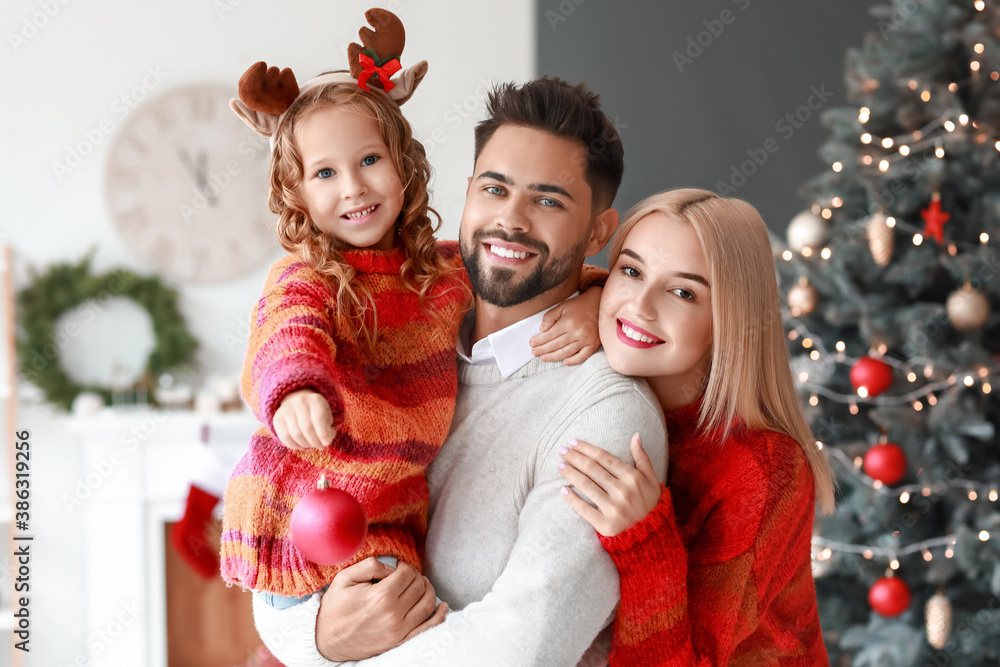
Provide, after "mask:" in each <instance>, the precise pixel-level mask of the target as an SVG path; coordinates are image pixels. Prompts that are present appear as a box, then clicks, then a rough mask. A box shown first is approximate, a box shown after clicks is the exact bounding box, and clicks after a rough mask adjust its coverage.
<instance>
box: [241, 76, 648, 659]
mask: <svg viewBox="0 0 1000 667" xmlns="http://www.w3.org/2000/svg"><path fill="white" fill-rule="evenodd" d="M488 113H489V117H488V118H487V119H486V120H485V121H483V122H481V123H480V124H479V125H478V126H477V127H476V156H475V169H474V174H473V176H472V177H470V178H469V185H468V190H467V193H466V205H465V210H464V212H463V215H462V224H461V231H460V242H461V248H462V258H463V260H464V262H465V266H466V268H467V270H468V272H469V277H470V279H471V281H472V284H473V288H474V290H475V292H476V309H475V312H474V314H472V315H470V317H469V318H468V319H467V321H466V324H465V326H463V329H462V333H461V336H460V340H459V393H458V400H457V404H456V409H455V416H454V420H453V422H452V427H451V433H450V435H449V437H448V440H447V441H446V442H445V444H444V446H443V447H442V449H441V452H440V453H439V454H438V456H437V458H436V459H435V460H434V462H433V463H432V464H431V465H430V467H429V468H428V472H427V482H428V486H429V488H430V510H429V523H430V528H429V531H428V535H427V544H426V554H425V560H424V570H425V573H426V574H427V576H428V578H429V579H430V580H431V581H432V582H433V583H434V588H433V589H432V588H431V587H430V586H428V585H426V581H425V579H424V578H423V577H422V576H420V575H419V574H418V573H416V572H415V571H414V570H413V568H410V567H409V566H406V565H400V566H399V567H397V568H396V569H395V570H394V569H392V568H389V567H387V566H385V565H383V564H381V563H379V562H377V561H375V560H374V559H368V560H366V561H363V562H361V563H358V564H356V565H354V566H352V567H350V568H346V569H345V570H343V571H342V572H341V573H340V574H338V576H337V578H336V579H335V580H334V582H333V584H331V586H330V588H329V589H328V590H327V592H326V593H325V594H324V595H323V597H322V603H321V605H320V604H318V602H317V600H316V598H314V599H312V600H311V601H310V602H307V603H303V604H300V605H298V606H297V607H295V608H294V610H295V611H294V613H295V614H296V617H295V618H292V616H291V615H289V613H288V612H286V613H285V615H284V616H283V618H284V619H285V621H286V623H285V624H284V626H283V627H280V628H273V629H265V628H261V634H262V636H263V637H264V639H265V641H267V642H268V644H269V645H272V644H273V645H278V644H280V643H285V642H287V645H286V646H285V647H284V649H283V650H282V651H281V656H282V659H283V660H286V661H287V660H289V656H290V655H291V654H294V658H295V660H296V662H294V663H293V664H292V667H296V665H298V664H315V665H327V664H330V663H329V662H327V659H329V660H339V661H346V660H355V659H361V658H367V657H368V656H372V655H375V657H374V658H370V659H367V660H362V661H361V663H359V664H363V665H423V664H427V665H477V664H478V665H546V666H548V665H575V664H577V663H578V662H579V661H580V660H581V657H583V656H584V654H585V652H587V651H588V649H589V648H591V645H592V644H594V642H595V638H596V637H597V636H598V633H599V632H600V631H601V630H602V628H604V627H605V626H607V625H608V623H609V622H610V621H611V619H612V616H613V611H614V607H615V605H616V603H617V602H618V596H619V593H618V576H617V572H616V570H615V568H614V565H613V564H612V562H611V560H610V558H609V557H608V556H607V554H606V553H605V552H604V549H603V548H602V547H601V545H600V543H599V542H598V540H597V537H596V535H595V533H594V531H593V529H592V528H591V527H590V525H589V524H587V523H586V522H585V521H584V520H583V519H581V518H580V517H579V516H578V515H577V514H576V513H575V512H573V511H572V509H570V507H569V505H568V504H567V503H566V502H565V501H564V500H563V497H562V493H561V492H560V491H561V488H562V487H563V486H564V484H565V482H564V480H563V478H562V476H561V475H560V474H559V472H558V469H557V464H558V462H559V460H560V459H559V456H558V450H559V449H560V448H561V447H564V446H566V447H568V446H570V441H571V440H572V439H573V438H579V439H583V440H587V441H588V442H591V443H595V444H598V445H599V446H602V447H604V448H605V449H607V450H608V451H610V452H611V453H613V454H615V455H617V456H619V457H621V458H623V459H626V460H631V457H630V454H629V441H630V438H631V436H632V434H633V433H635V432H636V431H638V432H639V433H640V434H641V436H642V441H643V442H644V443H648V451H649V455H650V458H651V459H652V461H653V463H654V466H655V467H656V468H657V469H658V470H660V472H661V474H663V473H665V470H666V463H665V461H666V449H665V441H666V436H665V433H664V430H663V416H662V414H661V412H660V410H659V408H658V407H657V403H656V400H655V398H653V396H652V393H651V392H650V391H649V389H648V388H647V387H646V385H645V384H643V383H642V382H641V381H637V380H634V379H631V378H626V377H623V376H619V375H618V374H616V373H615V372H614V371H613V370H611V368H610V367H609V366H608V364H607V361H606V360H605V357H604V353H603V351H599V352H597V353H596V354H594V355H593V356H592V357H591V358H590V359H588V360H587V361H586V362H585V363H583V364H581V365H579V366H567V365H562V364H554V363H547V362H544V361H541V360H540V359H539V358H537V357H535V356H533V354H532V351H531V347H530V345H529V342H528V341H529V339H530V338H531V337H532V336H533V335H535V334H537V333H538V331H539V324H540V323H541V321H542V318H543V316H544V314H545V312H546V311H547V310H549V309H551V308H553V307H557V306H558V304H559V303H560V302H562V301H563V300H564V299H567V298H569V297H570V296H572V295H573V294H574V292H575V291H576V290H577V288H578V286H579V285H580V274H581V267H582V264H583V260H584V257H586V256H587V255H592V254H595V253H597V252H599V251H600V250H601V248H603V247H604V245H605V244H606V243H607V241H608V239H609V238H610V236H611V234H612V232H613V231H614V229H615V227H616V226H617V224H618V212H617V211H616V210H614V209H612V208H610V206H611V203H612V201H613V200H614V197H615V194H616V192H617V190H618V186H619V185H620V183H621V177H622V171H623V162H622V160H623V156H622V146H621V141H620V139H619V137H618V134H617V132H616V131H615V129H614V127H613V125H612V124H611V122H610V121H609V120H608V118H607V117H606V116H605V115H604V114H603V113H602V112H601V111H600V108H599V107H598V105H597V96H596V95H593V94H592V93H590V92H589V91H587V90H586V89H585V88H584V87H583V86H576V87H573V86H569V85H568V84H566V83H565V82H563V81H560V80H558V79H553V78H548V77H546V78H542V79H538V80H535V81H532V82H529V83H527V84H524V85H523V86H521V87H516V86H513V85H505V86H502V87H500V88H499V89H498V90H497V91H494V92H493V93H492V94H491V95H490V98H489V104H488ZM661 481H662V478H661ZM373 579H378V580H380V581H378V582H377V583H372V580H373ZM435 590H436V592H437V594H438V595H439V596H440V597H441V598H442V599H444V600H446V601H447V602H448V603H449V605H450V607H451V609H452V610H453V611H452V612H451V613H450V614H448V615H447V617H446V618H445V617H444V614H445V612H446V611H447V609H448V607H447V606H446V605H443V604H442V605H439V606H438V608H437V611H436V612H435V613H434V615H433V616H432V617H431V618H430V619H428V620H427V621H424V619H427V617H428V616H429V615H431V612H432V611H433V610H434V592H435ZM317 597H318V596H317ZM317 607H319V609H318V612H317ZM317 613H318V617H317ZM442 619H443V620H442ZM258 622H259V620H258ZM300 624H301V627H300ZM432 626H433V627H432ZM313 627H315V628H316V636H315V642H313V641H312V628H313ZM269 633H270V634H271V636H270V637H269V636H268V634H269ZM304 636H305V637H304ZM402 640H405V641H403V643H402V644H400V645H399V646H398V647H395V646H396V644H398V643H399V642H400V641H402ZM393 647H395V648H393ZM597 652H598V651H597V649H592V654H594V653H597ZM379 653H381V655H376V654H379ZM604 655H605V656H606V653H605V654H604ZM323 656H325V658H324V657H323Z"/></svg>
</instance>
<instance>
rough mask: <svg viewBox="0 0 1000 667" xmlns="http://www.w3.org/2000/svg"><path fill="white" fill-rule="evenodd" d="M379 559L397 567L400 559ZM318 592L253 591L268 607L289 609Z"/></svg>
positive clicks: (320, 590)
mask: <svg viewBox="0 0 1000 667" xmlns="http://www.w3.org/2000/svg"><path fill="white" fill-rule="evenodd" d="M378 560H380V561H382V562H383V563H385V564H386V565H388V566H389V567H392V568H395V567H396V564H397V563H399V559H398V558H396V557H395V556H379V557H378ZM329 587H330V584H327V585H326V586H324V587H323V588H321V589H319V590H318V591H316V593H323V591H325V590H326V589H328V588H329ZM316 593H310V594H309V595H302V596H299V597H296V596H294V595H278V594H277V593H269V592H268V591H254V592H253V594H254V596H256V598H257V599H258V600H260V601H261V602H263V603H264V604H266V605H267V606H268V607H272V608H274V609H288V608H289V607H294V606H295V605H297V604H301V603H302V602H305V601H306V600H308V599H309V598H311V597H312V596H313V595H316Z"/></svg>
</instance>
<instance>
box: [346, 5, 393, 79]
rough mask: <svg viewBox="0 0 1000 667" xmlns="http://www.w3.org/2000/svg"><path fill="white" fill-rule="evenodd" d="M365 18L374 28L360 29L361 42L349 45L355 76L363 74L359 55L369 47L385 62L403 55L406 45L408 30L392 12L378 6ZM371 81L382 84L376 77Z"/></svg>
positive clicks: (369, 11) (367, 13)
mask: <svg viewBox="0 0 1000 667" xmlns="http://www.w3.org/2000/svg"><path fill="white" fill-rule="evenodd" d="M365 18H366V19H367V20H368V23H369V24H370V25H371V27H372V28H374V30H372V28H369V27H367V26H365V27H364V28H361V30H359V31H358V37H360V38H361V44H358V43H357V42H351V43H350V44H349V45H348V47H347V58H348V61H349V62H350V64H351V76H353V77H355V78H356V77H358V76H359V75H360V74H361V70H362V66H361V63H360V62H359V61H358V56H359V55H361V54H362V53H363V52H364V51H366V50H367V49H371V50H372V51H374V52H375V54H376V56H377V58H375V60H376V61H378V62H383V61H386V60H389V59H390V58H398V57H399V56H401V55H403V46H405V45H406V31H405V30H403V22H402V21H400V20H399V18H398V17H397V16H396V15H395V14H393V13H392V12H390V11H388V10H385V9H379V8H377V7H376V8H373V9H369V10H368V11H367V12H365ZM362 44H363V45H364V46H362ZM370 83H371V84H373V85H376V86H379V87H381V84H380V83H378V82H377V80H375V79H374V78H373V79H372V80H371V81H370Z"/></svg>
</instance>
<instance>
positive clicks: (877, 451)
mask: <svg viewBox="0 0 1000 667" xmlns="http://www.w3.org/2000/svg"><path fill="white" fill-rule="evenodd" d="M865 474H866V475H868V476H869V477H871V478H872V479H877V480H878V481H880V482H882V483H883V484H888V485H890V486H891V485H893V484H895V483H896V482H898V481H899V480H901V479H903V476H904V475H905V474H906V454H904V453H903V450H902V449H900V448H899V445H894V444H892V443H891V442H885V443H880V444H878V445H875V446H873V447H872V448H871V449H869V450H868V452H867V453H866V454H865Z"/></svg>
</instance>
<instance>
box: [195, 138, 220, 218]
mask: <svg viewBox="0 0 1000 667" xmlns="http://www.w3.org/2000/svg"><path fill="white" fill-rule="evenodd" d="M207 174H208V154H207V153H206V152H205V151H198V176H199V177H200V178H201V187H202V192H203V193H204V195H205V198H206V199H208V205H209V206H215V204H216V202H217V201H218V198H219V191H218V189H216V191H215V192H208V176H207Z"/></svg>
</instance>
